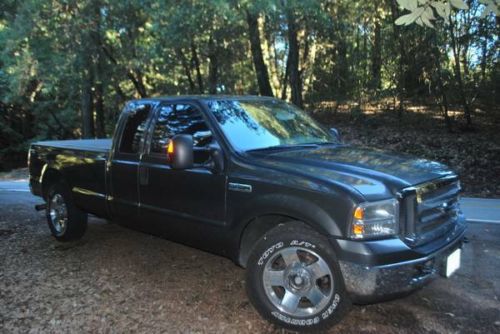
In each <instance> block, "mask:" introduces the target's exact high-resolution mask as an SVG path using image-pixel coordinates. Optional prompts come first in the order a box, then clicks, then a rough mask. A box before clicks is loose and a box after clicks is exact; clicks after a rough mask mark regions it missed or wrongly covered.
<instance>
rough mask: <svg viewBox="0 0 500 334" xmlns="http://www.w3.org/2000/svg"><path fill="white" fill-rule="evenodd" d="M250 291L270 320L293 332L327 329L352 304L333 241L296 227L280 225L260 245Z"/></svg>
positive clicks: (254, 253) (253, 259)
mask: <svg viewBox="0 0 500 334" xmlns="http://www.w3.org/2000/svg"><path fill="white" fill-rule="evenodd" d="M246 288H247V294H248V297H249V299H250V302H251V303H252V304H253V305H254V307H255V308H256V309H257V311H258V312H259V313H260V314H261V315H262V316H263V317H264V318H265V319H267V320H269V321H270V322H272V323H274V324H277V325H279V326H281V327H284V328H286V329H290V330H294V331H315V332H317V331H322V330H325V329H327V328H329V327H331V326H333V325H334V324H336V323H337V322H339V321H340V320H341V319H342V318H343V317H344V316H345V314H346V313H347V311H348V310H349V308H350V305H351V302H350V300H349V298H348V296H347V293H346V290H345V287H344V281H343V278H342V274H341V272H340V267H339V264H338V261H337V258H336V256H335V253H334V252H333V249H332V247H331V246H330V245H329V242H328V240H327V239H326V238H324V237H323V236H321V235H320V234H319V233H317V232H315V231H314V230H312V229H310V228H308V227H306V226H305V225H303V224H300V223H295V222H292V223H289V224H284V225H279V226H278V227H276V228H274V229H273V230H271V231H270V232H268V233H266V235H264V236H263V237H262V238H261V239H260V240H259V241H258V242H257V244H256V245H255V247H254V249H253V250H252V253H251V255H250V258H249V260H248V264H247V271H246Z"/></svg>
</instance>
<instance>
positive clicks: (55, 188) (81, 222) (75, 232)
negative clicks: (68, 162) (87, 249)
mask: <svg viewBox="0 0 500 334" xmlns="http://www.w3.org/2000/svg"><path fill="white" fill-rule="evenodd" d="M46 201H47V209H46V216H47V222H48V224H49V228H50V231H51V233H52V235H53V236H54V237H55V238H56V239H57V240H59V241H72V240H77V239H80V238H81V237H83V235H84V234H85V231H86V230H87V214H86V213H85V212H83V211H81V210H80V209H78V208H77V207H76V206H75V204H74V203H73V199H72V197H71V193H70V191H69V190H68V188H67V186H65V185H64V184H63V183H56V184H54V185H52V186H51V187H50V188H49V190H48V191H47V199H46Z"/></svg>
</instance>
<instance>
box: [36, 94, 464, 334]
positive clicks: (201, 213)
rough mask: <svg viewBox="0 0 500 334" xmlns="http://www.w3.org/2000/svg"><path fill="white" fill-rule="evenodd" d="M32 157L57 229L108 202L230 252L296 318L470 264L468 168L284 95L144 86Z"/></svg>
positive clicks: (280, 317)
mask: <svg viewBox="0 0 500 334" xmlns="http://www.w3.org/2000/svg"><path fill="white" fill-rule="evenodd" d="M28 160H29V171H30V187H31V191H32V193H33V194H35V195H38V196H41V197H42V198H43V199H44V201H45V204H41V205H39V207H38V208H39V209H45V210H46V216H47V220H48V226H49V228H50V231H51V233H52V235H53V236H54V237H55V238H56V239H57V240H59V241H70V240H75V239H78V238H81V237H82V236H83V235H84V233H85V230H86V228H87V215H88V214H92V215H95V216H98V217H102V218H105V219H110V220H113V221H116V222H119V223H122V224H124V225H126V226H129V227H132V228H135V229H138V230H141V231H144V232H147V233H152V234H155V235H159V236H163V237H165V238H168V239H170V240H174V241H177V242H180V243H184V244H187V245H190V246H193V247H196V248H199V249H203V250H207V251H210V252H213V253H216V254H219V255H222V256H226V257H229V258H230V259H232V260H233V261H234V262H235V263H236V264H238V265H240V266H242V267H244V268H246V289H247V294H248V297H249V299H250V301H251V303H252V304H253V305H254V307H255V308H256V309H257V310H258V312H259V313H260V314H261V315H262V316H263V317H264V318H266V319H268V320H269V321H271V322H274V323H276V324H278V325H280V326H282V327H285V328H288V329H292V330H299V331H300V330H309V331H317V330H323V329H325V328H327V327H329V326H332V325H333V324H335V323H336V322H338V321H339V320H340V319H341V318H342V317H343V316H344V315H345V314H346V312H347V311H348V310H349V308H350V305H351V304H352V303H372V302H377V301H382V300H387V299H391V298H395V297H398V296H402V295H405V294H408V293H410V292H412V291H414V290H416V289H419V288H421V287H422V286H424V285H425V284H427V283H428V282H429V281H431V280H432V279H433V278H435V277H437V276H439V275H441V276H445V277H448V276H450V275H451V274H453V273H454V272H455V271H456V270H457V269H458V268H459V267H460V252H461V249H462V244H463V242H464V232H465V229H466V224H465V219H464V216H463V214H462V212H461V210H460V207H459V202H458V198H459V193H460V190H461V187H460V183H459V180H458V177H457V175H456V174H455V173H454V172H453V171H451V170H450V169H449V168H448V167H446V166H444V165H442V164H440V163H437V162H433V161H429V160H425V159H417V158H413V157H410V156H406V155H400V154H395V153H393V152H387V151H383V150H375V149H368V148H363V147H357V146H352V145H348V144H345V143H343V142H342V141H341V140H340V136H339V134H338V132H337V131H336V130H335V129H326V128H324V127H323V126H322V125H321V124H319V123H317V122H316V121H314V120H313V119H312V118H311V117H310V116H309V115H308V114H307V113H306V112H304V111H302V110H300V109H298V108H297V107H295V106H293V105H291V104H288V103H286V102H284V101H281V100H278V99H273V98H266V97H252V96H177V97H160V98H150V99H141V100H134V101H131V102H129V103H127V104H126V106H125V108H124V110H123V111H122V113H121V115H120V117H119V120H118V124H117V126H116V130H115V133H114V137H113V138H112V139H111V140H67V141H42V142H36V143H33V144H32V145H31V148H30V151H29V157H28Z"/></svg>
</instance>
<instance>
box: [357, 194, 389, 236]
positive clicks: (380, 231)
mask: <svg viewBox="0 0 500 334" xmlns="http://www.w3.org/2000/svg"><path fill="white" fill-rule="evenodd" d="M398 231H399V202H398V201H397V200H396V199H389V200H384V201H379V202H366V203H361V204H359V205H358V206H357V207H356V208H355V209H354V212H353V217H352V222H351V227H350V237H351V238H353V239H371V238H376V237H384V236H390V235H395V234H397V233H398Z"/></svg>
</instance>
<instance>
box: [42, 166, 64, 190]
mask: <svg viewBox="0 0 500 334" xmlns="http://www.w3.org/2000/svg"><path fill="white" fill-rule="evenodd" d="M40 180H41V182H40V183H41V185H42V197H43V198H46V197H47V191H49V189H50V186H51V185H53V184H55V183H57V182H64V175H63V173H62V172H61V171H60V170H59V169H57V168H55V167H54V166H50V165H48V164H47V165H45V166H43V169H42V173H41V178H40Z"/></svg>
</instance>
